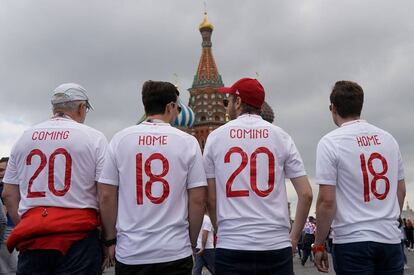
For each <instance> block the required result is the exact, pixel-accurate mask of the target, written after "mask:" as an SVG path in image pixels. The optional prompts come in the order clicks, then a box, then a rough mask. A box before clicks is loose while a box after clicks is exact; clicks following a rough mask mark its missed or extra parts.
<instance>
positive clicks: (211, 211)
mask: <svg viewBox="0 0 414 275" xmlns="http://www.w3.org/2000/svg"><path fill="white" fill-rule="evenodd" d="M207 184H208V186H207V209H208V215H209V217H210V220H211V223H212V225H213V228H214V232H216V233H217V212H216V180H215V179H207Z"/></svg>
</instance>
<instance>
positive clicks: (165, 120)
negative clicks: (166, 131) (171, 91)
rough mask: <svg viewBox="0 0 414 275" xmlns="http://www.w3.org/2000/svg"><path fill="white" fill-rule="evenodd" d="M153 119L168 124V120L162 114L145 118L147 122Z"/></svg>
mask: <svg viewBox="0 0 414 275" xmlns="http://www.w3.org/2000/svg"><path fill="white" fill-rule="evenodd" d="M153 119H158V120H162V121H164V122H165V123H170V120H169V118H168V117H167V116H166V115H164V114H158V115H149V116H147V120H153Z"/></svg>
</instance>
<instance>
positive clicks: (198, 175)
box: [187, 137, 207, 189]
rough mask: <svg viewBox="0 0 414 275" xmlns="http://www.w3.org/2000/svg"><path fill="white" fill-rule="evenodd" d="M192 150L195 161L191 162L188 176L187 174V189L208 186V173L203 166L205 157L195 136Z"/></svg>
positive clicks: (191, 146)
mask: <svg viewBox="0 0 414 275" xmlns="http://www.w3.org/2000/svg"><path fill="white" fill-rule="evenodd" d="M190 148H192V149H191V150H190V152H193V156H194V157H193V158H192V159H193V161H192V162H190V165H189V170H188V176H187V189H191V188H195V187H200V186H207V180H206V174H205V172H204V167H203V157H202V155H201V149H200V146H199V145H198V142H197V140H196V139H195V138H193V137H192V139H191V145H190Z"/></svg>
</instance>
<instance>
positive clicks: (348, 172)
mask: <svg viewBox="0 0 414 275" xmlns="http://www.w3.org/2000/svg"><path fill="white" fill-rule="evenodd" d="M403 178H404V175H403V168H402V160H401V154H400V151H399V148H398V144H397V142H396V141H395V140H394V138H393V137H392V136H391V135H390V134H389V133H387V132H385V131H383V130H381V129H379V128H377V127H375V126H373V125H371V124H369V123H367V122H365V121H363V120H353V121H350V122H347V123H344V124H342V126H341V127H340V128H338V129H336V130H334V131H332V132H330V133H329V134H327V135H326V136H325V137H323V138H322V139H321V141H320V143H319V145H318V159H317V181H318V183H322V184H332V185H335V184H336V202H337V210H336V216H335V219H334V222H333V230H334V242H335V243H348V242H358V241H375V242H382V243H399V242H400V239H399V231H398V221H397V219H398V216H399V213H400V209H399V204H398V199H397V183H398V181H399V180H400V179H403Z"/></svg>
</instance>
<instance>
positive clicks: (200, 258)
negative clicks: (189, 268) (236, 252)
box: [192, 214, 215, 275]
mask: <svg viewBox="0 0 414 275" xmlns="http://www.w3.org/2000/svg"><path fill="white" fill-rule="evenodd" d="M196 250H197V252H196V253H195V257H194V268H193V274H192V275H201V273H202V270H203V267H204V266H205V267H206V268H207V269H208V271H210V273H211V274H212V275H214V274H215V272H214V255H215V253H214V230H213V225H212V224H211V220H210V217H209V216H208V215H206V214H205V215H204V219H203V225H202V226H201V230H200V234H198V239H197V249H196Z"/></svg>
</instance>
